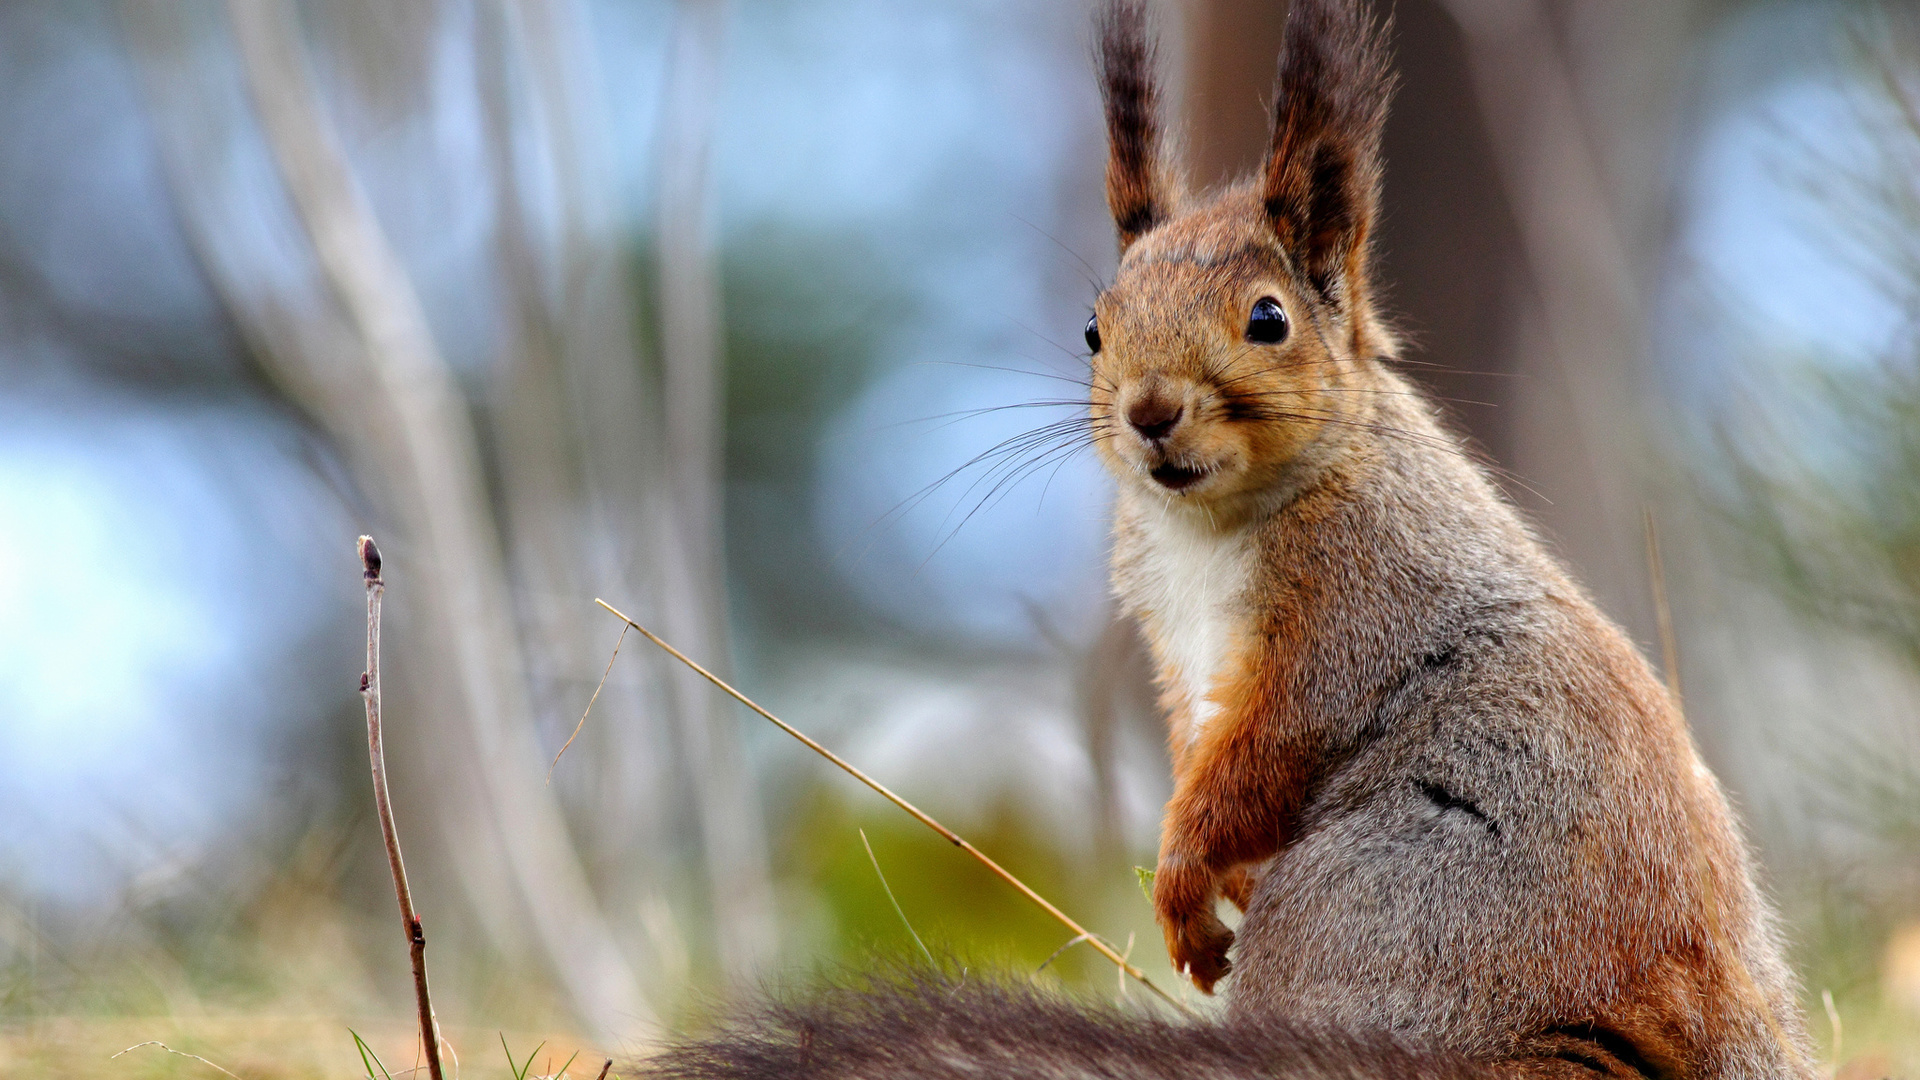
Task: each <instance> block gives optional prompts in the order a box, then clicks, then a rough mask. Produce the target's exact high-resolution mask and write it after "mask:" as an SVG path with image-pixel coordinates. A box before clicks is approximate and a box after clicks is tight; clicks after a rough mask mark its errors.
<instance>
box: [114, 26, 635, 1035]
mask: <svg viewBox="0 0 1920 1080" xmlns="http://www.w3.org/2000/svg"><path fill="white" fill-rule="evenodd" d="M122 10H123V12H124V13H125V15H126V16H127V18H126V24H127V26H128V29H129V37H130V39H131V41H132V43H133V46H134V50H135V53H136V55H137V56H140V57H141V59H142V67H143V71H144V73H145V74H146V75H147V82H148V87H149V91H150V94H151V97H152V99H153V100H154V102H155V108H154V114H155V120H156V126H157V127H158V129H159V131H160V133H161V136H162V145H163V147H165V149H166V156H167V160H168V164H169V166H170V170H171V179H172V180H173V182H174V183H173V187H174V193H175V198H176V199H177V200H178V202H179V204H180V206H181V209H182V216H183V218H184V219H185V220H186V221H187V223H188V227H189V232H190V233H191V234H192V235H193V237H194V241H195V244H196V247H197V248H198V250H199V253H200V256H201V258H202V261H203V263H204V265H205V266H206V268H207V271H208V275H209V277H210V278H211V279H212V280H213V281H214V283H215V285H216V287H217V288H218V289H219V291H220V292H221V294H222V295H223V298H224V299H225V300H226V302H227V304H228V306H229V309H230V310H231V311H232V312H233V314H234V318H235V321H236V322H237V324H238V325H239V327H240V328H241V330H242V332H243V333H244V334H245V335H246V336H247V338H248V340H249V344H250V345H252V346H253V351H254V352H255V354H256V356H257V357H258V359H259V361H260V363H261V364H262V365H263V367H265V368H266V369H267V370H268V371H269V372H270V373H271V374H272V376H273V377H274V378H275V380H276V381H277V382H278V383H279V384H280V385H282V386H283V387H285V388H286V389H287V390H288V392H289V393H290V395H291V396H292V398H293V399H294V400H295V401H296V402H297V403H298V404H299V405H300V406H301V407H303V408H304V409H306V410H307V411H308V413H309V414H310V415H312V416H313V417H314V418H315V419H316V420H317V421H318V422H319V423H320V424H321V425H322V426H323V427H325V428H326V429H327V430H328V431H329V432H330V433H331V434H332V435H333V437H334V438H335V439H336V440H337V442H338V443H339V445H340V446H341V447H342V448H343V450H344V451H345V453H346V455H347V458H348V460H349V462H350V463H351V464H352V465H353V466H354V467H355V469H356V472H357V474H358V475H359V476H360V478H361V480H362V482H363V483H365V484H367V485H368V486H369V487H370V488H371V489H372V490H373V491H374V492H375V493H377V495H378V496H380V497H381V501H382V503H383V505H384V506H385V507H386V509H387V510H388V512H389V513H390V514H391V515H392V516H393V518H394V519H395V520H396V521H397V522H398V523H399V525H400V529H399V532H400V533H401V539H402V541H403V542H402V544H401V545H399V546H398V551H397V553H396V554H399V555H405V554H406V553H407V552H409V551H412V552H417V553H418V558H419V564H418V565H419V570H420V573H419V575H418V578H417V580H418V581H419V590H418V593H417V594H416V595H418V596H419V597H420V606H421V608H422V609H423V611H424V612H425V614H426V616H427V617H426V618H425V619H424V620H422V622H423V625H427V626H431V627H433V628H434V632H433V634H432V635H430V636H424V637H423V639H422V640H421V641H420V642H419V643H418V648H417V651H418V652H419V653H420V654H421V657H420V661H419V662H420V665H421V668H422V669H423V670H424V678H423V679H422V682H423V684H424V685H426V686H430V687H432V691H431V692H429V693H422V694H421V695H420V697H421V699H422V701H423V702H431V703H432V706H431V707H432V708H433V709H434V712H433V717H434V723H433V725H432V729H433V730H435V731H438V732H441V733H443V735H444V736H445V737H444V738H443V739H442V740H441V741H440V742H439V743H438V744H437V747H436V748H437V749H438V750H440V751H442V752H443V755H445V756H449V757H450V760H438V761H436V762H435V764H436V765H437V766H438V767H439V768H440V769H442V770H444V772H445V775H448V776H454V777H460V778H462V779H473V780H477V781H478V786H477V789H475V788H473V787H470V786H469V785H465V784H444V785H438V786H436V787H435V788H434V789H433V796H434V798H435V800H436V802H437V803H438V804H439V805H438V806H437V807H436V809H437V810H438V816H439V818H440V819H441V825H442V828H443V830H444V832H445V835H446V836H447V838H448V842H449V846H450V848H451V850H452V852H453V854H454V855H455V857H456V865H457V866H458V867H459V869H460V871H461V874H462V877H463V879H464V881H465V885H466V890H467V893H468V895H469V897H470V899H472V900H473V902H474V904H475V907H476V910H477V911H478V912H479V913H480V914H481V915H482V916H483V918H485V919H486V920H487V925H488V929H489V930H490V932H492V934H493V935H494V937H495V939H496V941H500V942H503V943H504V942H507V941H510V940H512V939H513V936H514V935H515V934H516V933H524V932H525V928H526V926H527V924H529V923H530V924H531V929H532V932H533V933H534V935H535V936H536V940H537V941H538V942H539V944H540V946H541V948H542V950H543V952H544V954H545V956H546V958H547V960H548V961H549V964H550V967H551V969H552V971H553V973H554V975H555V976H556V977H557V978H558V979H559V980H560V982H561V984H562V985H563V986H565V988H566V989H567V991H568V993H569V995H570V997H571V998H572V1001H573V1003H574V1006H575V1008H576V1010H577V1012H578V1014H579V1015H580V1017H581V1018H582V1019H583V1020H584V1021H585V1022H586V1023H587V1024H588V1025H589V1026H590V1027H591V1028H593V1029H594V1030H595V1031H596V1032H597V1033H599V1034H601V1035H604V1036H616V1035H618V1034H619V1033H620V1032H621V1031H623V1030H628V1029H630V1028H631V1026H632V1025H634V1024H635V1023H636V1022H638V1023H644V1022H645V1019H644V1018H645V1016H646V1008H645V1005H644V1004H643V1002H642V1001H641V999H640V996H639V994H638V992H637V988H636V984H635V981H634V976H633V973H632V971H631V970H630V969H629V968H628V966H627V964H626V961H625V960H624V958H623V956H622V954H621V952H620V950H619V948H618V946H617V944H616V942H615V940H614V938H613V936H612V934H611V932H610V930H609V928H608V927H607V925H606V922H605V920H604V918H603V916H602V915H601V913H600V911H599V908H598V905H597V903H596V901H595V899H594V897H593V894H592V892H591V890H590V889H589V887H588V885H587V882H586V878H585V875H584V873H583V871H582V869H581V867H580V864H579V862H578V860H577V858H576V856H575V852H574V848H573V844H572V841H571V839H570V838H569V836H568V834H567V830H566V826H565V823H564V822H563V820H562V819H561V816H560V812H559V808H558V806H557V804H556V803H555V802H554V801H553V798H552V796H551V794H550V793H548V792H547V791H546V790H545V788H544V787H543V785H542V784H541V783H540V777H539V773H538V761H539V760H541V759H542V758H543V757H544V755H543V754H541V753H540V750H539V747H538V744H537V742H536V740H535V738H534V735H533V731H532V729H531V726H530V723H529V716H530V708H529V704H528V700H527V689H526V685H525V681H524V679H525V675H524V666H523V663H522V658H521V656H520V653H519V650H518V648H517V645H516V643H515V640H514V635H513V632H512V628H511V619H510V616H509V601H508V596H507V590H506V587H505V578H504V573H503V570H502V566H501V561H500V555H499V550H498V539H497V536H496V535H495V531H494V525H493V523H492V520H491V516H490V513H489V510H488V505H487V499H486V493H485V487H484V483H483V479H482V472H481V469H480V464H479V460H480V459H479V453H478V450H477V447H476V439H475V435H474V431H473V428H472V422H471V418H470V416H469V414H468V411H467V405H466V402H465V401H464V398H463V396H462V394H461V391H460V389H459V387H458V386H457V385H456V383H455V381H454V378H453V374H452V372H451V371H450V370H448V368H447V366H446V364H445V362H444V360H443V359H442V358H441V357H440V355H439V353H438V351H437V349H436V348H435V346H434V343H433V340H432V337H431V335H430V333H429V331H428V327H427V322H426V317H425V314H424V313H423V311H422V310H421V307H420V302H419V298H418V296H417V295H416V294H415V292H414V290H413V287H412V284H411V282H410V281H409V280H408V278H407V275H406V273H405V271H404V269H403V268H402V267H401V265H400V263H399V261H398V259H397V257H396V256H395V254H394V252H393V251H392V250H391V248H390V247H389V246H388V244H387V242H386V238H385V236H384V235H383V234H382V232H381V230H380V227H379V224H378V222H377V221H376V219H375V218H374V215H373V211H372V209H371V207H369V206H368V205H367V202H366V199H365V196H364V194H363V193H362V192H361V191H360V189H359V186H358V184H357V182H356V181H355V179H354V177H353V175H352V172H351V170H350V167H349V165H348V162H347V159H346V156H345V154H344V152H343V150H342V149H341V147H340V146H339V144H338V139H337V137H336V135H335V134H334V132H333V129H332V126H331V124H330V123H329V121H328V119H327V118H326V116H325V115H324V112H323V109H322V107H321V103H320V100H319V97H318V94H317V91H316V90H315V88H314V85H313V77H312V75H311V72H310V71H309V68H308V64H307V59H306V55H305V52H304V49H303V47H302V44H301V40H300V31H299V23H298V17H297V14H296V12H295V11H294V9H293V7H292V5H291V3H290V2H288V0H232V2H231V3H230V4H229V5H228V8H227V14H228V18H229V19H230V25H231V30H232V33H233V35H234V39H235V40H236V41H237V43H238V45H239V55H240V58H241V61H242V62H241V64H240V67H239V71H238V72H237V73H231V68H230V66H229V65H230V64H231V60H230V59H229V58H228V57H226V56H224V55H221V54H218V53H209V51H208V49H207V44H206V43H207V42H210V41H211V42H217V41H219V40H221V37H222V28H221V26H220V24H219V21H218V17H217V14H214V13H216V12H217V11H218V9H217V8H209V7H208V6H206V5H200V4H189V3H180V2H176V0H124V3H123V8H122ZM235 79H237V81H238V83H239V86H238V87H233V86H232V81H233V80H235ZM236 90H237V91H238V92H240V93H247V94H249V95H250V99H251V101H252V103H253V107H254V109H255V111H256V115H257V118H258V119H257V122H258V127H257V129H256V128H253V127H252V126H251V125H250V124H249V123H248V121H247V120H246V118H245V117H244V112H243V110H242V109H241V108H240V107H238V106H237V105H236V103H235V100H234V95H235V92H236ZM256 131H258V132H261V133H264V135H265V137H266V144H267V149H268V150H269V151H270V155H271V156H270V157H269V158H268V160H269V161H271V162H273V163H275V164H276V165H277V172H274V173H272V174H271V175H269V176H266V177H263V176H260V175H258V174H257V173H250V172H249V171H248V170H249V169H251V168H253V166H252V163H251V160H250V158H249V157H248V153H247V151H248V150H249V149H251V147H250V146H249V141H250V140H251V139H253V138H255V137H257V136H256V135H255V132H256ZM276 182H277V183H276ZM263 192H266V193H267V194H265V195H264V196H263ZM281 193H284V195H285V196H286V197H288V198H290V202H291V207H290V212H291V217H292V226H291V229H289V227H288V226H287V225H285V224H283V223H282V218H281V217H280V216H277V215H275V213H274V211H276V210H278V209H279V207H277V206H276V205H274V203H273V200H274V199H277V198H278V197H280V196H281ZM263 201H264V203H265V205H264V206H263ZM263 236H264V237H265V239H266V241H267V243H268V245H271V244H274V243H279V244H283V245H300V246H303V247H305V248H306V249H307V250H310V251H311V252H312V255H313V261H314V266H315V271H314V272H312V273H310V274H309V275H308V276H306V277H304V278H303V277H302V276H301V272H299V271H295V272H292V273H289V271H288V269H287V268H286V266H285V252H286V251H287V250H289V249H288V248H287V247H279V248H274V247H271V246H268V247H266V248H264V249H263V248H262V246H261V238H262V237H263ZM297 263H298V261H297V260H296V264H297ZM476 826H478V827H476ZM501 880H504V881H506V882H509V883H511V892H512V893H514V894H517V897H518V900H519V904H518V905H513V904H508V905H507V906H505V907H503V906H502V905H501V903H500V900H499V899H498V898H497V897H496V893H497V891H498V889H499V887H500V886H499V884H498V883H499V882H500V881H501ZM514 907H517V908H518V910H509V909H510V908H514Z"/></svg>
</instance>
